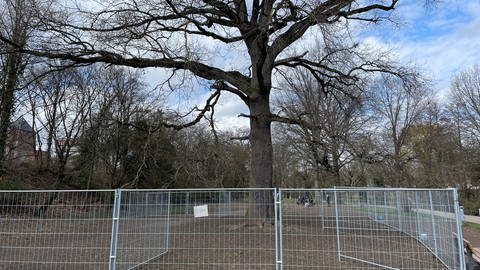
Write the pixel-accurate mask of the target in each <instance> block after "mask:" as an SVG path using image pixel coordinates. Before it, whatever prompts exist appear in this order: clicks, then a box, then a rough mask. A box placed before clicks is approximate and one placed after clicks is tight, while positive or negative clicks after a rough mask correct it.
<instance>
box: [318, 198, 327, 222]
mask: <svg viewBox="0 0 480 270" xmlns="http://www.w3.org/2000/svg"><path fill="white" fill-rule="evenodd" d="M319 193H320V199H319V200H318V206H319V207H320V216H321V219H322V229H324V228H325V209H324V208H323V207H324V204H323V190H321V191H320V192H319Z"/></svg>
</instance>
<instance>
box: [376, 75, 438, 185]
mask: <svg viewBox="0 0 480 270" xmlns="http://www.w3.org/2000/svg"><path fill="white" fill-rule="evenodd" d="M428 97H429V89H428V87H427V85H426V84H425V82H424V81H422V80H421V79H420V78H417V80H412V81H409V82H405V81H402V80H400V79H398V78H397V77H395V76H391V75H386V74H383V75H382V76H380V77H378V78H377V79H376V80H375V81H374V82H373V83H372V85H371V87H370V89H369V94H368V97H367V100H368V101H369V110H370V113H371V114H373V115H376V116H377V121H378V124H379V126H380V127H385V129H384V132H385V137H386V143H387V150H386V151H387V153H386V155H387V157H388V158H387V160H390V161H391V164H392V165H391V166H392V171H391V172H392V175H391V176H390V177H392V179H391V184H392V185H394V186H400V185H401V184H403V183H406V184H407V185H412V184H413V183H412V182H411V181H410V180H411V179H410V177H409V176H408V174H407V171H406V168H405V166H406V163H407V162H408V161H409V159H411V157H409V152H408V151H403V149H402V147H403V146H404V145H405V143H406V140H407V136H408V131H409V128H410V127H411V126H412V125H413V124H414V123H415V122H416V121H418V120H419V117H420V116H421V113H422V112H423V111H424V109H425V108H426V105H427V102H428Z"/></svg>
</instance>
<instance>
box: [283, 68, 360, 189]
mask: <svg viewBox="0 0 480 270" xmlns="http://www.w3.org/2000/svg"><path fill="white" fill-rule="evenodd" d="M283 81H284V86H283V87H282V88H283V89H285V94H284V95H283V97H282V99H281V101H280V104H279V108H280V109H281V111H282V113H283V114H285V115H287V116H288V117H289V118H291V119H298V121H299V122H300V124H299V125H295V126H287V127H285V132H286V133H287V134H290V135H291V137H292V138H291V139H290V140H291V141H290V142H291V143H292V144H296V145H299V146H298V147H299V149H298V150H300V151H301V152H302V156H303V159H305V160H308V161H309V164H311V166H312V168H313V171H314V175H315V177H314V185H313V186H314V187H317V188H318V187H320V186H330V185H343V184H345V183H342V181H341V180H342V179H341V169H342V168H343V167H344V166H345V165H347V164H348V163H350V162H351V161H352V159H353V157H354V153H353V152H352V150H353V149H351V148H350V142H351V141H352V139H353V137H354V135H355V134H356V133H358V132H359V131H360V127H361V126H362V125H363V123H364V120H363V119H362V117H361V103H362V101H361V99H362V83H361V82H357V84H358V85H355V83H354V82H352V85H351V86H350V87H346V86H344V85H342V86H341V87H340V88H336V87H334V86H333V85H331V83H329V82H328V78H320V77H318V78H317V79H316V78H314V77H313V76H311V75H310V73H308V72H307V71H305V70H296V72H295V73H293V74H291V75H289V76H284V80H283ZM301 145H303V146H301Z"/></svg>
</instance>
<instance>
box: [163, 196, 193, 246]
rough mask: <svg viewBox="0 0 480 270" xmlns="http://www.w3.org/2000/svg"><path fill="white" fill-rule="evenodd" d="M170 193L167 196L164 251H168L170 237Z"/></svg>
mask: <svg viewBox="0 0 480 270" xmlns="http://www.w3.org/2000/svg"><path fill="white" fill-rule="evenodd" d="M170 201H171V198H170V191H169V192H168V195H167V225H166V226H167V228H166V230H165V232H166V234H167V236H166V237H165V251H168V244H169V240H170V239H169V237H170ZM187 209H188V206H187Z"/></svg>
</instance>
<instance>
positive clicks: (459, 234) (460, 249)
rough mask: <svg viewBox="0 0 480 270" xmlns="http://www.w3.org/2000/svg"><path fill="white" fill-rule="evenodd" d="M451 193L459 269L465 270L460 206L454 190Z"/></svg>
mask: <svg viewBox="0 0 480 270" xmlns="http://www.w3.org/2000/svg"><path fill="white" fill-rule="evenodd" d="M451 190H452V192H453V205H454V209H455V220H456V223H457V224H456V225H457V243H458V256H459V258H458V259H459V260H460V269H461V270H465V269H466V268H467V265H466V263H465V255H464V253H463V235H462V221H461V220H460V205H459V202H458V193H457V189H456V188H452V189H451Z"/></svg>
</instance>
